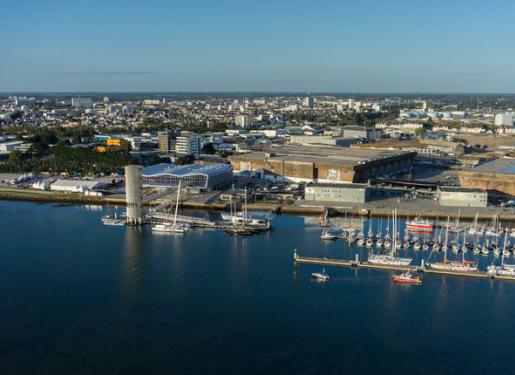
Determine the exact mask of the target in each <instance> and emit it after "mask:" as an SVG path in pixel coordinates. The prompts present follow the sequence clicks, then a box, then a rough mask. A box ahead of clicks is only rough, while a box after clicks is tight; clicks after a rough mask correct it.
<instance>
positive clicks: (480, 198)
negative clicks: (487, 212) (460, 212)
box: [438, 186, 488, 207]
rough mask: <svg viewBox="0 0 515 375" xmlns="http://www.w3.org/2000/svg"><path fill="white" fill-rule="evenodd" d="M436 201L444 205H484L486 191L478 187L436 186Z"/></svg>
mask: <svg viewBox="0 0 515 375" xmlns="http://www.w3.org/2000/svg"><path fill="white" fill-rule="evenodd" d="M438 201H439V202H440V205H441V206H445V207H486V206H487V205H488V193H487V192H486V191H484V190H480V189H467V188H459V187H447V186H446V187H440V188H438Z"/></svg>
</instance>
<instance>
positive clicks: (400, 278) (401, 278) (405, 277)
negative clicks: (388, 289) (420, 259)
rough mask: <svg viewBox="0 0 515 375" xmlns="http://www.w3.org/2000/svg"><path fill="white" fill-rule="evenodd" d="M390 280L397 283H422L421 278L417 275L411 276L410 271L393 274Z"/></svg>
mask: <svg viewBox="0 0 515 375" xmlns="http://www.w3.org/2000/svg"><path fill="white" fill-rule="evenodd" d="M392 281H393V282H394V283H397V284H415V285H421V284H422V279H421V278H420V277H419V276H413V275H412V274H411V272H404V273H401V274H400V275H393V276H392Z"/></svg>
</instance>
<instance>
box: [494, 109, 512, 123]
mask: <svg viewBox="0 0 515 375" xmlns="http://www.w3.org/2000/svg"><path fill="white" fill-rule="evenodd" d="M495 126H513V112H504V113H498V114H496V115H495Z"/></svg>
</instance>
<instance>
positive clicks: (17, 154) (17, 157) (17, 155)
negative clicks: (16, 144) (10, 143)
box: [9, 150, 23, 164]
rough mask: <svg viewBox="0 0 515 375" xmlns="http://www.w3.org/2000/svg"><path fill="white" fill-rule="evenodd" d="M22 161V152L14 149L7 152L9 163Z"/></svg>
mask: <svg viewBox="0 0 515 375" xmlns="http://www.w3.org/2000/svg"><path fill="white" fill-rule="evenodd" d="M22 161H23V152H21V151H20V150H14V151H12V152H11V153H10V154H9V163H13V164H19V163H21V162H22Z"/></svg>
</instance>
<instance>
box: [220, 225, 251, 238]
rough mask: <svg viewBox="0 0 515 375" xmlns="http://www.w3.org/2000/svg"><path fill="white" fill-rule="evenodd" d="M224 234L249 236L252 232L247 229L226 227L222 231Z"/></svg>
mask: <svg viewBox="0 0 515 375" xmlns="http://www.w3.org/2000/svg"><path fill="white" fill-rule="evenodd" d="M224 231H225V233H228V234H233V235H237V236H249V235H251V234H254V230H252V229H251V228H248V227H238V226H228V227H227V228H225V229H224Z"/></svg>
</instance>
